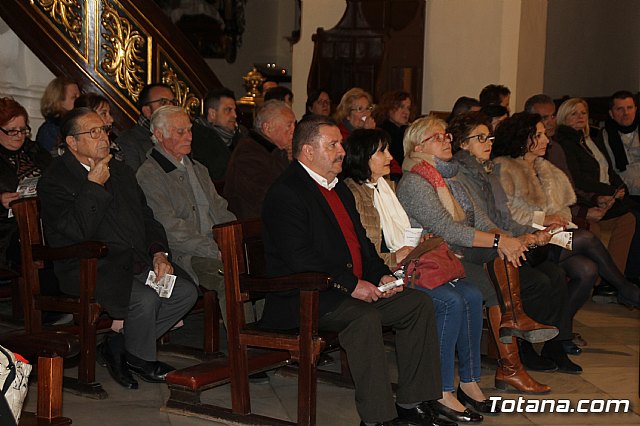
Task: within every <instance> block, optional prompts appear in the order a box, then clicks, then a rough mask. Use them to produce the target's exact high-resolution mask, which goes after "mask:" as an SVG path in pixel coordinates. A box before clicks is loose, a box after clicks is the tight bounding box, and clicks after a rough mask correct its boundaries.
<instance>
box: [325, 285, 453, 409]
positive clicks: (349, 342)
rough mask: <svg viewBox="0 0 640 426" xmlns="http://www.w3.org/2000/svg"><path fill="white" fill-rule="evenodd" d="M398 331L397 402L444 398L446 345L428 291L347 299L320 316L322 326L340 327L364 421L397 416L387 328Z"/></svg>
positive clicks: (334, 329)
mask: <svg viewBox="0 0 640 426" xmlns="http://www.w3.org/2000/svg"><path fill="white" fill-rule="evenodd" d="M383 326H385V327H386V326H389V327H392V328H393V330H394V331H395V333H396V356H397V362H398V391H397V394H396V397H397V402H398V403H400V404H409V403H414V402H422V401H429V400H435V399H440V398H441V397H442V384H441V379H440V349H439V347H438V336H437V329H436V319H435V309H434V307H433V303H432V301H431V298H430V297H429V296H427V295H426V294H424V293H422V292H419V291H415V290H412V289H410V288H405V290H404V291H403V292H401V293H398V294H396V295H394V296H393V297H391V298H389V299H380V300H378V301H377V302H374V303H366V302H363V301H361V300H357V299H353V298H352V299H347V300H345V301H344V302H342V303H341V304H340V305H339V306H338V307H337V308H336V310H335V311H333V312H330V313H328V314H326V315H324V316H323V317H321V318H320V321H319V328H320V329H321V330H326V331H334V332H339V340H340V345H341V346H342V348H343V349H344V350H345V351H346V353H347V358H348V360H349V368H350V369H351V376H352V377H353V382H354V383H355V387H356V408H357V410H358V414H359V415H360V418H361V419H362V421H364V422H384V421H388V420H392V419H394V418H395V417H397V416H398V415H397V413H396V408H395V405H394V400H393V392H392V390H391V379H390V377H389V366H388V365H387V357H386V354H385V349H384V342H383V340H382V327H383Z"/></svg>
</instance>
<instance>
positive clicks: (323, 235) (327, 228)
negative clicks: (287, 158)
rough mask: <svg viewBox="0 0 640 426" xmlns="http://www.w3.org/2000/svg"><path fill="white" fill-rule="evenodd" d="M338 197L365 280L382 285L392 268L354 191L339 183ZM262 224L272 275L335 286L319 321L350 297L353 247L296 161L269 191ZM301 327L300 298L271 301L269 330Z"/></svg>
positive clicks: (324, 297) (272, 297) (323, 300)
mask: <svg viewBox="0 0 640 426" xmlns="http://www.w3.org/2000/svg"><path fill="white" fill-rule="evenodd" d="M334 191H336V193H337V194H338V196H339V197H340V200H342V203H343V204H344V207H345V209H346V210H347V212H348V214H349V216H350V218H351V221H352V222H353V225H354V228H355V231H356V234H357V237H358V241H359V242H360V249H361V254H362V271H363V276H362V279H364V280H367V281H369V282H371V283H373V284H376V285H377V284H378V282H379V281H380V278H381V277H382V276H383V275H385V274H389V273H390V271H389V268H388V267H387V266H386V265H385V264H384V261H383V260H382V259H381V258H380V257H379V256H378V254H377V253H376V249H375V247H374V246H373V244H372V243H371V241H369V239H368V238H367V236H366V233H365V230H364V228H363V226H362V224H361V222H360V216H359V214H358V211H357V210H356V206H355V201H354V199H353V195H352V194H351V191H349V188H347V186H346V185H345V184H344V183H343V182H341V181H340V182H338V184H337V185H336V187H335V188H334ZM262 220H263V223H264V228H263V233H264V245H265V255H266V262H267V272H268V274H269V275H271V276H278V275H287V274H292V273H299V272H323V273H326V274H328V275H330V276H331V277H332V278H333V281H334V283H335V284H334V288H332V289H330V290H328V291H326V292H323V293H322V294H321V295H320V302H319V312H320V315H324V314H326V313H328V312H331V311H332V310H334V309H335V308H336V307H337V306H338V305H339V304H340V303H341V302H342V301H343V300H344V299H345V298H348V297H351V292H353V290H354V289H355V288H356V285H357V283H358V278H357V277H356V276H355V275H354V274H353V265H352V260H351V254H350V253H349V247H348V246H347V242H346V241H345V239H344V236H343V234H342V231H341V229H340V225H339V224H338V221H337V220H336V217H335V215H334V214H333V211H332V210H331V207H330V206H329V203H327V201H326V200H325V198H324V196H323V195H322V193H321V192H320V189H319V188H318V186H317V184H316V182H315V181H314V180H313V179H312V178H311V177H310V176H309V174H308V173H307V172H306V170H304V168H303V167H302V166H301V165H300V163H298V162H297V161H293V162H292V164H290V165H289V167H288V168H287V169H286V170H285V172H284V173H283V174H282V176H280V178H279V179H278V180H277V181H276V182H275V183H274V184H273V186H272V187H271V189H270V190H269V192H268V194H267V197H266V198H265V201H264V205H263V210H262ZM298 324H299V296H298V292H287V293H278V294H275V293H272V294H269V295H267V301H266V304H265V308H264V314H263V316H262V325H263V326H264V327H267V328H279V329H287V328H294V327H297V326H298Z"/></svg>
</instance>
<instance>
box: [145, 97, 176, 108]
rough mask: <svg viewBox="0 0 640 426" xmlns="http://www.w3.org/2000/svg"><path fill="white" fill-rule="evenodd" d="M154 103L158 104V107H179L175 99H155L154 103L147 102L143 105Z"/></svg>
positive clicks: (152, 102)
mask: <svg viewBox="0 0 640 426" xmlns="http://www.w3.org/2000/svg"><path fill="white" fill-rule="evenodd" d="M156 102H160V106H165V105H173V106H178V105H180V102H179V101H178V100H177V99H167V98H160V99H156V100H155V101H149V102H146V103H145V105H151V104H155V103H156Z"/></svg>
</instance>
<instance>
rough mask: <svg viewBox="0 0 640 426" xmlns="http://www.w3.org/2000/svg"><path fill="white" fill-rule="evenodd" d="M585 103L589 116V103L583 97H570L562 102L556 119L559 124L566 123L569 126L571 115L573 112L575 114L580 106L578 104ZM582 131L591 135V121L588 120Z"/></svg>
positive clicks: (586, 134)
mask: <svg viewBox="0 0 640 426" xmlns="http://www.w3.org/2000/svg"><path fill="white" fill-rule="evenodd" d="M580 104H582V105H584V108H585V110H586V111H587V117H588V116H589V104H587V101H585V100H584V99H582V98H570V99H567V100H566V101H564V102H563V103H562V104H560V107H559V108H558V113H557V114H556V120H557V122H558V125H561V124H563V125H565V126H568V125H569V123H568V122H569V116H570V115H571V114H573V112H574V111H575V110H576V108H577V107H578V105H580ZM582 131H583V132H584V135H585V136H589V121H588V120H587V124H586V125H585V128H584V129H582Z"/></svg>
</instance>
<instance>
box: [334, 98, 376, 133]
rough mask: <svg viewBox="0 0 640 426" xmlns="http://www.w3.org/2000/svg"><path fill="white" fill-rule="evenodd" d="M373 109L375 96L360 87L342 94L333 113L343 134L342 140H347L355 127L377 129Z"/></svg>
mask: <svg viewBox="0 0 640 426" xmlns="http://www.w3.org/2000/svg"><path fill="white" fill-rule="evenodd" d="M371 111H373V98H372V97H371V95H370V94H369V93H367V92H365V91H364V90H362V89H360V88H359V87H354V88H353V89H349V90H348V91H347V92H346V93H345V94H344V95H342V99H340V103H339V104H338V107H337V108H336V112H335V114H334V115H333V119H334V120H336V123H338V128H339V129H340V133H341V134H342V140H346V139H347V137H349V135H350V134H351V132H353V131H354V130H355V129H375V128H376V121H375V120H374V119H373V117H372V116H371Z"/></svg>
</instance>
